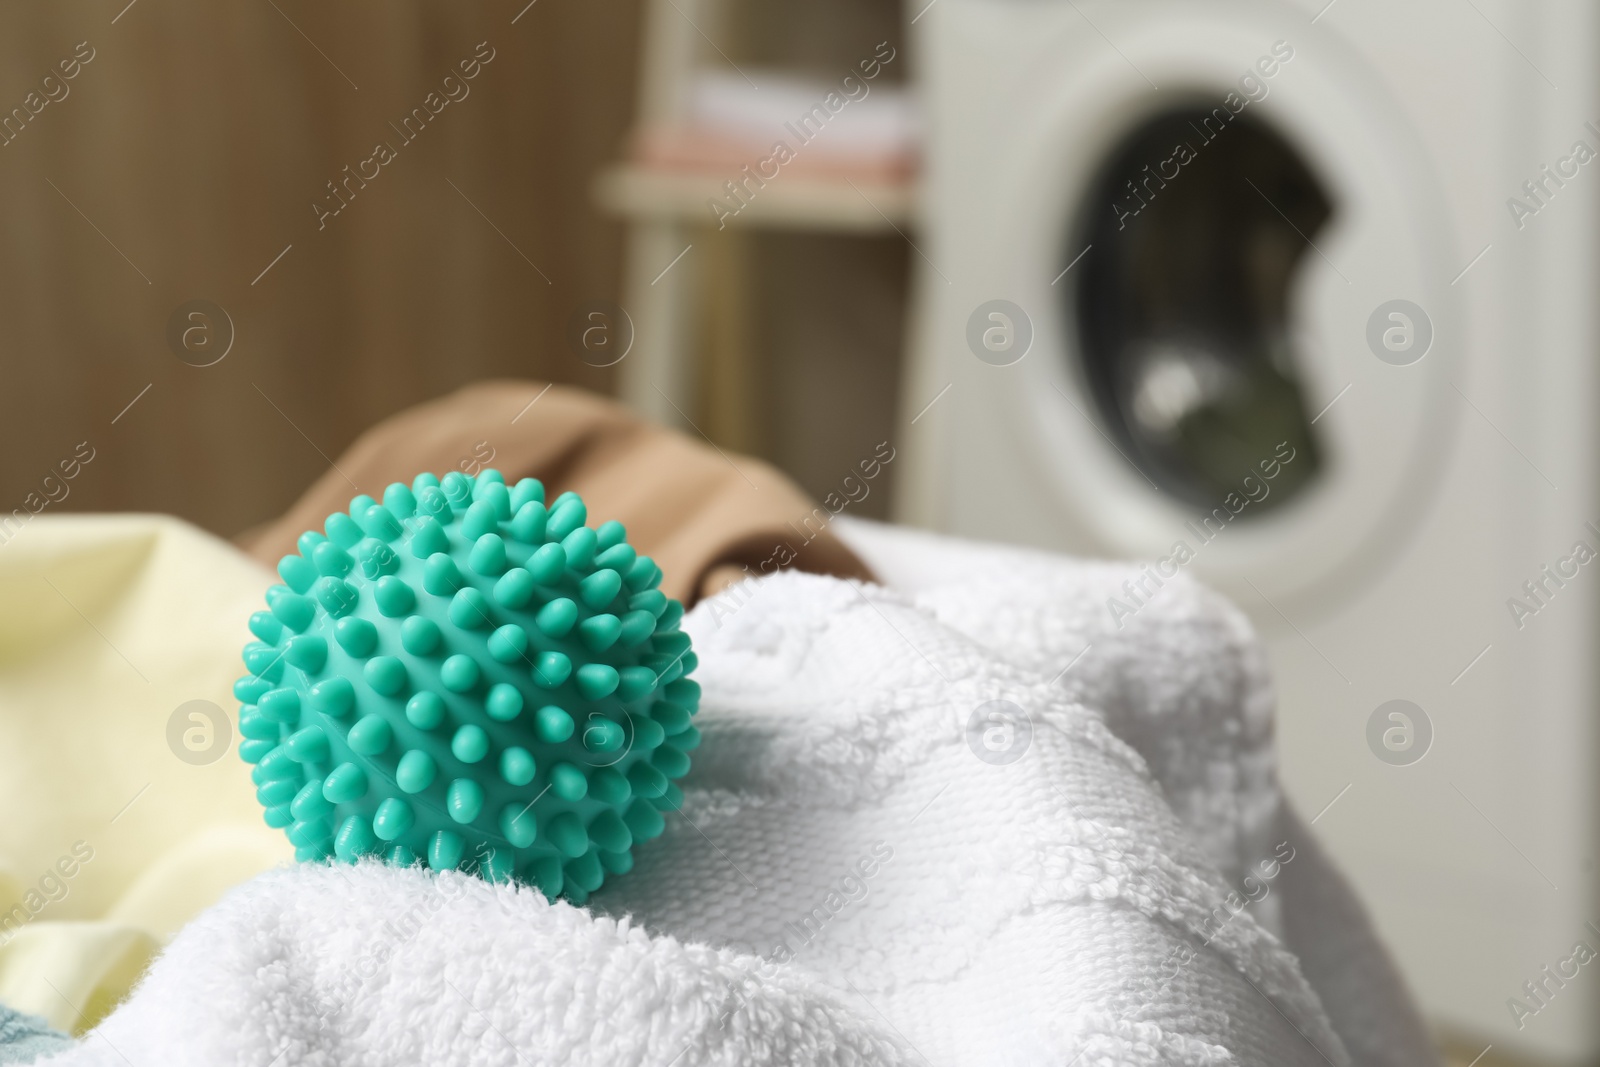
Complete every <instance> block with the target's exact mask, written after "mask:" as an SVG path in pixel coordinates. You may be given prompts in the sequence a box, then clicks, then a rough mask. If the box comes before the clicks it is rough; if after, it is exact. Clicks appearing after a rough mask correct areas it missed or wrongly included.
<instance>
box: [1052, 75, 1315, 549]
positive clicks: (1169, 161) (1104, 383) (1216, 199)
mask: <svg viewBox="0 0 1600 1067" xmlns="http://www.w3.org/2000/svg"><path fill="white" fill-rule="evenodd" d="M1251 106H1259V105H1246V106H1245V107H1244V108H1243V109H1242V110H1241V111H1240V112H1239V113H1237V114H1235V113H1233V112H1232V111H1230V110H1229V109H1228V108H1227V107H1225V106H1220V105H1219V106H1217V107H1215V108H1212V107H1211V106H1209V105H1208V104H1196V105H1192V106H1187V107H1184V108H1182V109H1178V110H1173V111H1167V112H1163V113H1161V114H1160V115H1158V116H1156V117H1154V118H1151V119H1149V120H1147V121H1145V122H1144V123H1143V124H1142V125H1140V126H1139V127H1138V128H1137V129H1135V130H1134V131H1133V132H1132V133H1131V134H1130V135H1129V136H1128V137H1127V138H1125V139H1124V140H1123V141H1122V142H1121V143H1120V144H1119V145H1118V146H1117V147H1116V148H1115V149H1114V150H1113V151H1112V153H1111V155H1110V157H1109V159H1108V160H1107V162H1106V165H1105V166H1104V167H1103V168H1102V170H1101V172H1100V174H1099V177H1098V179H1097V180H1096V181H1095V182H1094V183H1093V184H1092V185H1091V187H1090V191H1089V194H1088V198H1087V199H1086V201H1085V202H1084V204H1083V207H1082V210H1081V212H1080V216H1079V220H1078V225H1077V226H1075V227H1074V230H1073V235H1072V237H1071V238H1070V239H1069V241H1068V245H1067V247H1066V248H1064V249H1063V253H1064V254H1063V259H1062V263H1063V266H1065V265H1066V264H1067V263H1068V262H1069V261H1070V260H1071V259H1072V258H1073V257H1075V256H1077V255H1078V254H1079V253H1081V252H1083V251H1084V249H1085V247H1086V246H1087V247H1088V249H1089V251H1088V253H1087V254H1086V255H1084V256H1083V262H1082V263H1081V264H1079V265H1078V268H1077V269H1076V270H1074V271H1072V273H1071V274H1070V275H1069V277H1071V278H1073V282H1074V284H1073V287H1072V289H1071V290H1070V296H1069V297H1068V299H1069V300H1070V301H1071V303H1072V307H1071V309H1070V310H1071V312H1072V318H1073V320H1074V321H1075V322H1076V325H1077V342H1078V344H1077V352H1076V356H1077V358H1078V359H1080V360H1081V368H1080V371H1081V375H1082V378H1083V380H1084V381H1085V382H1086V384H1087V386H1088V389H1089V391H1090V393H1091V394H1092V396H1093V398H1094V402H1095V404H1096V406H1097V408H1098V411H1099V415H1100V418H1101V419H1102V421H1103V423H1104V424H1105V426H1106V427H1107V429H1108V431H1109V432H1110V434H1111V435H1112V436H1113V437H1114V438H1115V439H1116V442H1117V445H1118V448H1119V449H1120V450H1121V451H1122V452H1123V454H1124V456H1126V458H1127V459H1128V460H1129V461H1130V462H1132V463H1133V464H1135V465H1136V466H1137V467H1138V468H1139V469H1140V470H1141V471H1142V472H1143V473H1144V475H1145V476H1146V477H1148V478H1149V479H1150V481H1152V482H1153V483H1154V484H1155V485H1157V486H1159V487H1160V488H1161V489H1162V490H1163V491H1165V492H1167V493H1170V494H1171V495H1172V496H1174V497H1175V498H1177V499H1178V500H1181V501H1183V502H1184V503H1186V504H1189V505H1193V506H1196V507H1199V508H1201V509H1204V510H1210V509H1213V508H1216V507H1218V506H1221V505H1223V503H1224V502H1225V501H1226V500H1227V499H1228V496H1229V494H1230V493H1237V494H1239V497H1238V498H1236V499H1242V498H1248V499H1250V501H1251V503H1250V504H1249V505H1248V506H1246V507H1244V508H1243V510H1242V512H1241V514H1240V517H1241V518H1244V517H1246V516H1255V515H1260V514H1262V513H1264V512H1266V511H1267V510H1270V509H1272V508H1275V507H1277V506H1279V505H1282V504H1284V503H1285V502H1287V501H1289V500H1291V499H1293V498H1294V497H1295V496H1297V495H1299V494H1301V493H1303V492H1304V491H1305V490H1306V489H1307V488H1308V487H1309V486H1310V485H1312V484H1313V483H1314V482H1315V481H1316V479H1317V477H1318V475H1319V472H1320V471H1321V470H1322V468H1323V467H1324V466H1325V465H1326V461H1327V457H1326V456H1325V454H1324V450H1323V448H1322V447H1321V446H1320V445H1319V442H1318V436H1317V428H1316V427H1315V426H1314V425H1313V424H1312V423H1313V420H1314V418H1315V417H1316V414H1317V413H1316V411H1315V410H1314V409H1311V408H1309V406H1308V401H1307V397H1306V395H1305V393H1304V391H1303V387H1302V383H1301V376H1300V373H1299V371H1300V367H1301V365H1302V360H1303V359H1304V358H1305V355H1306V354H1305V353H1303V352H1297V351H1296V348H1295V343H1294V329H1293V322H1294V313H1295V309H1294V308H1293V307H1292V306H1291V295H1292V292H1293V289H1294V284H1293V283H1294V280H1295V277H1296V274H1297V272H1298V271H1300V270H1303V269H1305V268H1306V267H1307V266H1308V264H1310V263H1311V262H1312V261H1321V255H1322V254H1321V252H1319V251H1318V249H1317V248H1316V241H1317V239H1318V234H1319V232H1321V231H1322V230H1323V229H1324V227H1325V226H1326V225H1327V223H1328V220H1329V219H1330V217H1331V216H1332V214H1333V205H1332V203H1331V202H1330V200H1329V198H1328V196H1327V194H1326V193H1325V192H1324V191H1323V189H1322V187H1321V186H1320V184H1319V183H1318V182H1317V180H1316V178H1315V176H1314V175H1313V174H1312V173H1311V171H1310V169H1309V168H1308V167H1307V165H1306V163H1305V162H1304V160H1303V159H1302V158H1301V157H1300V155H1299V154H1298V153H1297V152H1296V151H1295V150H1294V148H1293V147H1291V146H1290V144H1289V143H1288V142H1287V141H1285V140H1284V139H1283V138H1282V137H1281V136H1280V135H1279V134H1277V133H1276V132H1275V131H1274V130H1273V129H1272V128H1271V127H1270V126H1269V125H1267V124H1266V123H1265V122H1263V121H1260V120H1258V119H1256V118H1254V117H1253V116H1252V115H1250V114H1249V108H1250V107H1251ZM1327 266H1328V267H1329V268H1330V269H1331V264H1327ZM1285 457H1292V458H1289V459H1287V460H1285ZM1269 472H1270V477H1269V476H1268V475H1269ZM1251 476H1253V480H1252V481H1251V482H1250V483H1249V484H1246V483H1245V479H1246V478H1247V477H1251ZM1258 497H1259V499H1257V498H1258Z"/></svg>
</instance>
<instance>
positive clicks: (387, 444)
mask: <svg viewBox="0 0 1600 1067" xmlns="http://www.w3.org/2000/svg"><path fill="white" fill-rule="evenodd" d="M484 467H493V468H495V469H496V470H499V471H500V472H501V473H502V474H504V475H505V477H506V480H507V482H512V483H514V482H515V481H516V480H517V479H519V478H538V479H539V480H540V481H542V482H544V484H545V488H546V490H547V491H548V492H549V493H550V495H551V497H552V498H553V497H554V495H555V494H557V493H563V492H566V491H567V490H569V489H570V490H574V491H576V492H577V493H578V494H579V495H581V496H582V497H583V499H584V502H585V503H586V504H587V505H588V507H589V514H591V515H603V516H605V517H606V518H607V519H616V520H617V521H619V522H621V523H622V524H623V525H624V526H626V527H627V528H628V540H629V542H630V543H632V544H633V546H634V547H635V548H637V549H638V550H639V551H640V553H642V554H644V555H648V556H651V557H653V558H654V559H655V561H656V562H657V563H658V564H660V565H661V569H662V571H663V573H664V574H665V577H664V578H663V579H662V582H661V589H662V591H663V592H665V593H666V594H667V595H668V596H671V597H676V598H678V599H679V600H682V601H683V602H684V604H685V606H689V605H692V604H693V603H694V602H695V601H696V600H697V599H699V597H700V596H701V595H702V594H704V593H711V592H715V591H717V590H719V589H722V588H723V587H725V586H727V585H729V584H731V583H732V582H735V581H739V580H741V579H743V578H744V577H745V569H746V568H748V569H749V573H751V574H755V575H760V574H763V573H767V572H769V571H772V570H776V569H778V568H780V567H789V566H793V567H795V568H797V569H800V570H806V571H811V572H813V573H817V574H836V575H840V576H844V577H854V578H871V577H872V575H871V574H870V573H869V572H868V571H867V570H866V568H865V567H863V566H862V565H861V562H860V560H858V559H857V558H856V557H855V555H854V554H853V553H851V551H850V550H849V549H848V548H846V547H845V546H844V544H843V543H842V542H840V541H839V540H838V538H836V537H834V536H833V534H832V533H831V532H830V531H829V530H827V529H826V524H825V523H821V522H820V520H813V522H816V523H817V525H806V522H807V520H810V519H812V517H813V516H814V515H818V514H819V512H818V511H817V508H816V505H815V504H814V503H813V502H812V501H810V500H809V499H807V497H806V495H805V494H804V493H802V492H801V491H800V489H799V488H798V487H797V486H796V485H795V484H794V483H793V482H792V481H790V480H789V478H788V477H787V476H786V475H784V474H782V473H781V472H779V471H778V470H776V469H775V468H773V467H771V466H769V465H767V464H765V463H763V462H761V461H760V460H755V459H750V458H749V457H746V456H736V455H734V456H730V455H729V454H727V453H725V452H723V451H722V450H720V449H717V448H714V447H712V446H711V445H708V444H703V443H701V442H700V441H698V440H695V439H693V438H690V437H687V436H685V435H683V434H680V433H677V432H676V431H673V430H668V429H666V428H665V427H662V426H657V425H654V424H653V423H648V422H645V421H643V420H642V419H640V418H639V417H638V416H637V415H634V414H633V413H632V412H630V411H628V409H627V408H624V407H623V406H622V405H620V404H617V403H615V402H613V401H610V400H606V399H604V398H602V397H599V396H596V395H595V394H593V393H588V392H584V391H583V390H579V389H570V388H567V387H565V386H560V385H546V384H543V383H540V382H528V381H498V382H480V383H478V384H475V385H470V386H467V387H466V388H464V389H461V390H459V391H458V392H455V393H452V394H450V395H449V396H446V397H443V398H441V399H439V400H434V401H430V402H428V403H426V404H421V405H418V406H417V407H414V408H409V409H407V410H406V411H402V412H400V413H399V414H398V415H394V416H392V417H390V418H388V419H385V420H384V421H383V422H380V423H378V425H376V426H374V427H372V429H370V430H368V431H367V432H366V433H364V434H362V435H361V437H359V438H358V439H357V440H356V442H355V444H353V445H351V446H350V448H349V449H348V450H346V451H345V453H344V454H343V455H341V456H340V457H339V458H338V460H337V461H335V462H334V464H333V466H332V467H331V468H330V469H329V470H328V471H327V473H325V474H324V475H323V476H322V477H321V478H320V479H318V480H317V482H316V483H315V484H314V485H312V487H311V488H310V489H308V490H307V491H306V493H305V495H304V496H302V497H301V498H300V499H299V500H298V501H296V502H295V504H294V505H293V506H292V507H290V508H289V510H288V511H287V512H285V513H284V514H283V515H282V516H281V517H280V518H278V519H276V520H274V521H273V522H271V523H270V524H268V525H267V526H266V527H264V528H260V529H257V530H253V531H250V532H249V533H246V534H245V535H243V536H242V537H240V538H239V544H240V545H241V546H242V547H243V548H245V549H246V551H248V552H250V553H251V554H252V555H254V556H255V557H256V558H257V559H258V560H260V561H261V562H262V563H264V564H266V565H267V566H269V567H276V566H277V564H278V560H279V559H280V558H282V557H283V556H284V555H286V554H287V553H290V552H293V551H294V550H295V539H296V538H298V537H299V536H300V534H301V533H303V532H304V531H306V530H320V529H321V528H322V524H323V522H324V520H326V519H327V517H328V515H329V514H330V513H332V512H334V511H339V510H341V509H343V508H346V507H348V506H349V503H350V500H351V498H352V497H353V496H355V495H356V494H358V493H366V494H369V495H371V496H373V497H377V498H381V497H382V496H383V490H384V487H385V486H387V485H388V484H389V483H391V482H396V481H400V482H405V483H407V484H408V485H409V484H410V482H411V479H412V478H413V477H415V476H416V474H417V473H418V472H419V471H432V472H433V473H434V474H439V475H443V474H445V473H446V472H448V471H452V470H464V471H466V472H467V473H470V474H476V473H477V472H478V471H479V470H481V469H482V468H484ZM821 514H823V515H825V514H826V513H821ZM819 530H820V532H819ZM796 543H798V544H801V545H803V546H804V547H803V549H794V548H793V547H792V546H793V545H794V544H796ZM785 549H786V550H785Z"/></svg>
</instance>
